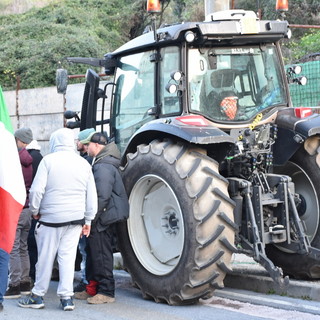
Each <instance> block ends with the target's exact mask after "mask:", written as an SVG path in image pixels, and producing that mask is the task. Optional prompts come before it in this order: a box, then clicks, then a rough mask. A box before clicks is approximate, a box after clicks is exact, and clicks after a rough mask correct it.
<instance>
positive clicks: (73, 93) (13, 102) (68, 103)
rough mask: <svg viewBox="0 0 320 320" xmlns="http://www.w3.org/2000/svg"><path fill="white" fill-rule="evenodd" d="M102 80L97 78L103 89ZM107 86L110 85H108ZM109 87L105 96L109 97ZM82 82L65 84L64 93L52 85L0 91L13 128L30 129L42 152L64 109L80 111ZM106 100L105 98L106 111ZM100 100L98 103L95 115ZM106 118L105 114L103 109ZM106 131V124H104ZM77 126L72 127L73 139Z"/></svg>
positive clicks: (59, 126) (46, 150)
mask: <svg viewBox="0 0 320 320" xmlns="http://www.w3.org/2000/svg"><path fill="white" fill-rule="evenodd" d="M105 83H106V82H105V81H101V83H100V87H101V88H103V86H104V85H105ZM109 87H110V86H109ZM110 90H111V87H110V88H109V93H108V97H110ZM83 91H84V84H72V85H68V88H67V92H66V94H65V95H63V94H59V93H57V89H56V87H49V88H36V89H26V90H19V91H17V92H16V91H4V92H3V93H4V98H5V101H6V104H7V106H8V109H9V114H10V118H11V122H12V125H13V129H14V130H16V129H19V128H23V127H29V128H31V130H32V132H33V136H34V139H36V140H37V141H38V142H39V144H40V145H41V153H42V154H43V155H45V154H47V153H48V152H49V144H48V141H49V138H50V135H51V133H52V132H54V131H55V130H57V129H59V128H62V127H64V126H65V123H66V120H65V119H64V117H63V113H64V111H65V110H72V111H77V112H80V111H81V106H82V98H83ZM109 103H110V99H108V101H107V105H106V108H107V111H108V110H109ZM99 110H101V102H100V103H98V115H99ZM106 116H107V117H108V116H109V113H108V112H107V115H106ZM106 129H107V130H108V127H106ZM78 132H79V129H74V133H75V139H76V138H77V134H78Z"/></svg>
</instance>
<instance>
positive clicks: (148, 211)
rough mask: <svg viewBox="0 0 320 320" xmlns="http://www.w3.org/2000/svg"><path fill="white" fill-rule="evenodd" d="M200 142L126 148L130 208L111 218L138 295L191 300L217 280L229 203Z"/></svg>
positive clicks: (225, 248) (227, 240)
mask: <svg viewBox="0 0 320 320" xmlns="http://www.w3.org/2000/svg"><path fill="white" fill-rule="evenodd" d="M203 153H204V152H203V150H202V149H195V148H193V149H192V148H188V147H187V146H185V145H184V144H179V143H173V142H171V141H158V140H155V141H153V142H151V143H150V144H149V145H139V146H138V148H137V152H136V153H134V154H129V155H128V156H127V164H126V166H125V168H124V169H123V181H124V184H125V187H126V190H127V192H128V195H129V201H130V215H129V219H128V221H127V222H125V223H122V224H120V225H119V229H118V239H119V248H120V251H121V254H122V257H123V261H124V267H125V269H126V270H127V271H128V272H129V273H130V274H131V276H132V280H133V283H134V285H135V286H136V287H138V288H139V289H140V290H141V291H142V295H143V297H144V298H146V299H154V300H155V301H156V302H166V303H168V304H170V305H180V304H191V303H195V302H197V301H198V300H199V299H200V298H202V297H206V298H207V297H209V296H211V295H212V292H213V291H214V289H215V288H221V287H223V279H224V277H225V275H226V272H227V271H228V270H230V269H229V264H230V260H231V257H232V253H233V252H234V251H235V248H234V235H235V225H234V222H233V208H234V203H233V201H232V200H231V199H230V198H229V196H228V191H227V187H228V181H227V180H226V179H225V178H223V177H222V176H221V175H220V174H219V173H218V164H217V162H215V161H213V160H212V159H211V158H209V157H207V156H206V155H204V154H203Z"/></svg>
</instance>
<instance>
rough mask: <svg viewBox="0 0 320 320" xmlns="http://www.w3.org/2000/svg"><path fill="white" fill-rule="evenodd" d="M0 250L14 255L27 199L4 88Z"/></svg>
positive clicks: (0, 145)
mask: <svg viewBox="0 0 320 320" xmlns="http://www.w3.org/2000/svg"><path fill="white" fill-rule="evenodd" d="M0 150H1V152H0V249H3V250H4V251H6V252H8V253H10V252H11V250H12V247H13V242H14V238H15V235H16V228H17V223H18V220H19V216H20V212H21V210H22V208H23V206H24V203H25V200H26V189H25V185H24V180H23V175H22V170H21V164H20V160H19V155H18V149H17V146H16V143H15V139H14V136H13V130H12V125H11V121H10V117H9V113H8V109H7V106H6V104H5V101H4V97H3V94H2V89H1V86H0Z"/></svg>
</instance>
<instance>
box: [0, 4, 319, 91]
mask: <svg viewBox="0 0 320 320" xmlns="http://www.w3.org/2000/svg"><path fill="white" fill-rule="evenodd" d="M30 1H34V0H30ZM43 1H47V2H48V3H49V4H48V5H47V6H45V7H43V8H41V9H32V10H29V11H27V12H26V13H24V14H17V15H3V16H1V15H0V32H1V50H0V83H1V85H2V87H3V88H4V89H6V90H10V89H15V87H16V83H17V77H19V79H20V82H21V85H20V87H21V88H33V87H44V86H52V85H55V70H56V68H57V67H61V66H62V67H66V68H67V69H68V72H69V74H80V73H82V74H83V73H85V71H86V69H87V66H84V65H77V64H74V65H70V64H67V62H66V60H65V59H64V58H65V57H103V55H104V54H105V53H107V52H111V51H113V50H115V49H116V48H118V47H119V46H120V45H122V44H123V43H125V42H126V41H128V40H129V39H132V38H135V37H137V36H138V35H140V34H141V33H142V32H143V30H144V28H145V26H146V25H148V24H150V23H151V17H150V15H148V13H146V10H145V8H146V2H147V1H146V0H131V1H127V0H43ZM0 2H1V4H0V9H2V8H4V9H6V7H7V6H9V5H10V4H11V2H12V0H1V1H0ZM37 2H38V1H37ZM39 2H40V1H39ZM257 4H259V7H260V8H262V11H261V13H262V17H263V18H264V19H277V18H279V13H277V12H276V11H275V0H260V1H252V0H236V1H235V7H236V8H242V9H247V10H254V11H257V10H258V8H257ZM162 5H163V12H162V13H161V14H160V15H159V17H158V18H157V25H159V24H161V23H176V22H182V21H202V20H203V19H204V2H203V0H200V1H199V0H175V1H173V0H162ZM289 5H290V7H289V11H288V12H287V13H286V18H287V19H288V21H289V23H292V24H307V23H309V24H319V22H320V16H319V12H320V2H319V0H295V1H290V2H289ZM293 31H294V37H293V40H290V41H286V42H284V45H283V49H284V50H283V52H284V54H285V61H286V63H290V62H292V61H294V60H295V59H299V58H300V57H301V56H303V55H305V54H309V53H312V52H320V41H319V40H320V32H319V31H315V30H313V31H312V32H310V31H309V32H307V33H306V29H303V30H302V29H293ZM306 34H307V35H306ZM300 37H302V38H301V40H300ZM318 44H319V45H318ZM96 71H100V70H96Z"/></svg>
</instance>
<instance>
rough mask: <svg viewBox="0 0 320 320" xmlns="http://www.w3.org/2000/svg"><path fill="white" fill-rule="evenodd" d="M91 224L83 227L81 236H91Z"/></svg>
mask: <svg viewBox="0 0 320 320" xmlns="http://www.w3.org/2000/svg"><path fill="white" fill-rule="evenodd" d="M90 230H91V225H87V224H85V225H84V226H83V227H82V232H81V236H86V237H87V238H88V237H89V236H90Z"/></svg>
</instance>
